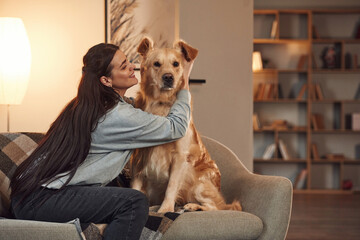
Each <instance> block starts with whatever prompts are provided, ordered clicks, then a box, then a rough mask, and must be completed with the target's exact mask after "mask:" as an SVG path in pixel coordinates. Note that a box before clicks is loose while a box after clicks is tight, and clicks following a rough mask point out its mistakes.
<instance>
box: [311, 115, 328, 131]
mask: <svg viewBox="0 0 360 240" xmlns="http://www.w3.org/2000/svg"><path fill="white" fill-rule="evenodd" d="M311 125H312V127H313V129H314V130H320V129H325V123H324V117H323V115H322V114H318V113H313V114H311Z"/></svg>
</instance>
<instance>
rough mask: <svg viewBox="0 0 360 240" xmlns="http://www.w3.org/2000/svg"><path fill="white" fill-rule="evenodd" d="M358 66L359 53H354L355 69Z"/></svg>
mask: <svg viewBox="0 0 360 240" xmlns="http://www.w3.org/2000/svg"><path fill="white" fill-rule="evenodd" d="M358 67H359V66H358V55H357V54H354V64H353V69H357V68H358Z"/></svg>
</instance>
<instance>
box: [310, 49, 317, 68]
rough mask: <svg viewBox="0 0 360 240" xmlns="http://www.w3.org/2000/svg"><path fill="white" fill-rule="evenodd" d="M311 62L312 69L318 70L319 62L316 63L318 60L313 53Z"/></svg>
mask: <svg viewBox="0 0 360 240" xmlns="http://www.w3.org/2000/svg"><path fill="white" fill-rule="evenodd" d="M311 61H312V67H313V69H317V68H318V64H317V62H316V58H315V55H314V53H313V52H312V53H311Z"/></svg>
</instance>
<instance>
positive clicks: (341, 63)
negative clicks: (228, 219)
mask: <svg viewBox="0 0 360 240" xmlns="http://www.w3.org/2000/svg"><path fill="white" fill-rule="evenodd" d="M339 22H341V24H338V23H339ZM357 27H359V28H360V9H344V10H338V9H322V10H295V9H290V10H284V9H281V10H278V9H273V10H254V40H253V44H254V51H259V52H260V53H261V56H262V59H263V64H264V69H263V70H260V71H256V72H254V74H253V76H254V113H255V114H256V118H255V120H254V119H253V121H255V122H257V123H258V124H256V125H259V127H256V128H254V171H255V172H258V173H261V174H271V175H283V176H286V177H288V178H289V179H290V180H291V181H292V182H293V183H294V185H295V186H294V188H295V189H296V191H295V192H316V193H351V192H353V190H354V188H353V190H346V189H343V187H342V184H343V182H344V180H347V179H349V178H350V179H351V180H352V181H353V183H354V187H355V190H356V191H358V190H359V189H360V179H359V178H358V177H357V178H356V177H355V178H354V177H353V176H354V175H360V156H358V154H360V153H358V152H356V151H359V152H360V130H352V129H348V126H347V122H346V115H348V114H351V113H354V112H357V113H360V99H355V98H354V96H355V93H356V89H358V91H359V89H360V38H355V36H354V32H355V31H356V30H357V29H356V28H357ZM325 48H327V49H331V50H334V52H335V53H334V54H333V55H330V54H329V56H330V57H332V58H330V57H329V59H330V60H332V62H331V61H330V60H327V61H326V60H324V57H323V58H321V56H324V55H325V53H328V52H330V51H328V52H326V51H325ZM355 54H357V56H358V57H356V55H355ZM355 58H356V59H358V61H355ZM351 63H352V65H353V66H351ZM325 65H327V66H325ZM354 65H356V66H354ZM316 85H318V86H319V88H320V91H322V94H321V95H322V96H321V98H320V97H319V96H318V94H317V92H316V90H315V89H316ZM300 86H301V88H303V87H304V86H306V87H305V92H303V93H301V91H302V89H301V88H300ZM314 114H316V115H320V116H321V117H322V118H323V122H322V125H324V126H322V127H320V128H317V127H315V125H314V124H315V123H314V116H313V115H314ZM276 120H280V122H281V121H282V120H285V125H286V126H285V127H284V126H280V127H279V126H278V125H276V124H275V125H273V127H271V123H274V122H276ZM347 138H349V139H347ZM280 141H282V144H283V146H284V145H285V147H286V148H288V149H290V150H291V153H292V154H291V156H290V157H289V158H288V159H287V160H284V158H283V155H284V154H285V155H286V153H285V152H284V153H282V151H281V149H280V145H281V144H280ZM314 143H315V144H316V149H318V150H317V151H318V154H319V156H318V157H314V156H313V151H314V149H313V147H314V146H313V144H314ZM272 144H273V145H274V144H275V146H276V148H275V151H274V152H273V153H272V154H271V157H270V158H269V157H268V156H267V157H266V159H264V158H263V156H265V155H264V153H265V152H266V151H267V148H268V147H269V146H270V145H272ZM333 146H334V147H333ZM356 148H359V150H355V149H356ZM327 154H332V155H337V156H338V155H339V154H340V155H341V154H342V155H343V157H342V158H335V159H330V158H324V156H329V155H327ZM303 171H305V172H306V175H305V181H304V183H305V184H303V186H297V185H298V184H299V180H298V178H299V176H300V175H301V173H302V172H303ZM354 172H355V174H354ZM300 185H301V184H300ZM297 187H300V189H297ZM356 188H358V189H356Z"/></svg>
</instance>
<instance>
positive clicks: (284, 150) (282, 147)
mask: <svg viewBox="0 0 360 240" xmlns="http://www.w3.org/2000/svg"><path fill="white" fill-rule="evenodd" d="M279 150H280V154H281V157H282V159H284V160H290V159H291V156H290V154H289V151H288V148H287V147H286V145H285V143H284V142H283V140H281V139H280V140H279Z"/></svg>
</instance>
